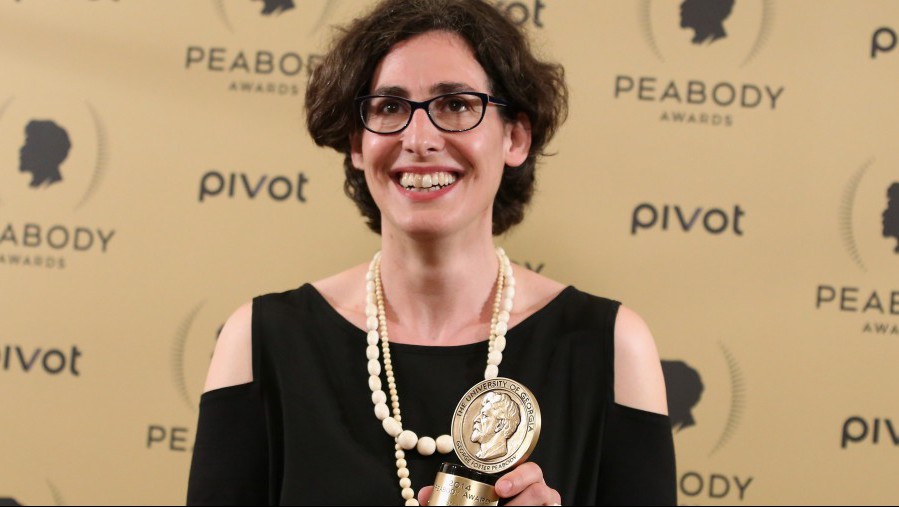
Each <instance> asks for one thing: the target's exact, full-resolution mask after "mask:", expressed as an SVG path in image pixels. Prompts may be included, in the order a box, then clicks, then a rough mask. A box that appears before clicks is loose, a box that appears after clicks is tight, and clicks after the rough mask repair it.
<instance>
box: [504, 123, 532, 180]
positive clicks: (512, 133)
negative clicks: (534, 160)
mask: <svg viewBox="0 0 899 507" xmlns="http://www.w3.org/2000/svg"><path fill="white" fill-rule="evenodd" d="M506 143H507V147H506V165H507V166H509V167H518V166H520V165H521V164H523V163H524V161H525V160H527V158H528V154H529V153H530V151H531V120H530V118H528V115H526V114H524V113H518V117H516V118H515V120H513V121H511V122H509V123H507V124H506Z"/></svg>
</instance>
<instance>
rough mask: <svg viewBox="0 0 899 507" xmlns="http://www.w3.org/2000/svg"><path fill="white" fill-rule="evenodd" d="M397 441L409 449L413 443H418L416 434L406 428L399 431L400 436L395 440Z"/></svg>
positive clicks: (412, 446)
mask: <svg viewBox="0 0 899 507" xmlns="http://www.w3.org/2000/svg"><path fill="white" fill-rule="evenodd" d="M397 443H398V444H400V447H402V448H403V449H405V450H407V451H408V450H409V449H412V448H414V447H415V444H417V443H418V435H416V434H415V433H414V432H412V431H410V430H406V431H404V432H402V433H400V438H399V440H397Z"/></svg>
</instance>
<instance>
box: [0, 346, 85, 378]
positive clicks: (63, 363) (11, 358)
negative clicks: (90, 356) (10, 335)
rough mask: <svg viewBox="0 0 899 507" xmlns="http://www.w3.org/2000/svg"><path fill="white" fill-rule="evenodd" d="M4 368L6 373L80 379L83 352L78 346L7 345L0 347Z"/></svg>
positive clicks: (0, 361) (0, 362) (1, 362)
mask: <svg viewBox="0 0 899 507" xmlns="http://www.w3.org/2000/svg"><path fill="white" fill-rule="evenodd" d="M0 355H2V360H0V364H2V368H3V371H4V372H8V371H16V372H19V371H21V372H22V373H32V372H42V373H47V374H50V375H60V374H62V375H71V376H73V377H78V376H80V375H81V372H80V371H79V370H78V360H79V359H80V358H81V350H80V349H79V348H78V347H77V346H74V345H73V346H72V347H71V348H65V349H56V348H47V349H45V348H43V347H31V346H25V345H5V346H3V347H0Z"/></svg>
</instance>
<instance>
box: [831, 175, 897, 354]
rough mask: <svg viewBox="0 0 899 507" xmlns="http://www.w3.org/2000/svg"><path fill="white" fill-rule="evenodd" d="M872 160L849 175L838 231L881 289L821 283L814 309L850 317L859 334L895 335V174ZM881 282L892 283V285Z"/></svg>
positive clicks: (858, 263)
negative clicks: (855, 321)
mask: <svg viewBox="0 0 899 507" xmlns="http://www.w3.org/2000/svg"><path fill="white" fill-rule="evenodd" d="M897 165H899V160H890V161H888V162H886V163H884V162H879V161H876V160H875V159H873V158H872V159H870V160H868V161H867V162H865V163H864V164H862V165H861V167H860V168H859V169H857V170H856V171H855V172H854V173H853V174H852V176H851V177H849V179H848V181H847V183H846V185H845V187H844V188H843V196H842V202H841V203H840V206H839V212H838V217H839V218H838V223H837V226H838V227H837V228H838V229H839V235H840V238H841V239H842V243H843V247H844V250H845V252H846V255H847V258H848V260H851V261H852V262H853V263H854V264H855V266H856V267H857V268H858V269H859V271H860V272H861V273H868V272H870V271H873V272H875V273H876V274H877V278H878V279H879V280H880V283H879V284H878V285H880V287H878V288H873V287H870V286H867V287H866V286H865V285H866V284H865V283H863V282H862V283H843V284H833V283H826V282H824V283H819V284H818V286H817V288H816V291H815V309H816V310H818V311H830V312H839V313H841V314H844V315H847V314H848V315H854V316H855V318H857V319H858V320H857V325H858V329H859V330H860V331H861V333H862V334H869V335H880V336H890V337H893V336H899V278H897V277H896V276H895V274H896V265H897V263H899V177H897V175H896V172H895V170H894V169H892V168H893V167H896V166H897ZM884 284H895V285H892V287H890V286H889V285H887V286H886V287H884Z"/></svg>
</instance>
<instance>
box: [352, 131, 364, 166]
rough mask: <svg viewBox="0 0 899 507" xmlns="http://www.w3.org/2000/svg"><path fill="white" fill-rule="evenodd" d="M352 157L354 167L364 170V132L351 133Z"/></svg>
mask: <svg viewBox="0 0 899 507" xmlns="http://www.w3.org/2000/svg"><path fill="white" fill-rule="evenodd" d="M350 157H351V158H352V160H353V167H355V168H356V169H358V170H360V171H361V170H362V168H363V165H362V132H353V133H352V134H350Z"/></svg>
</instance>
